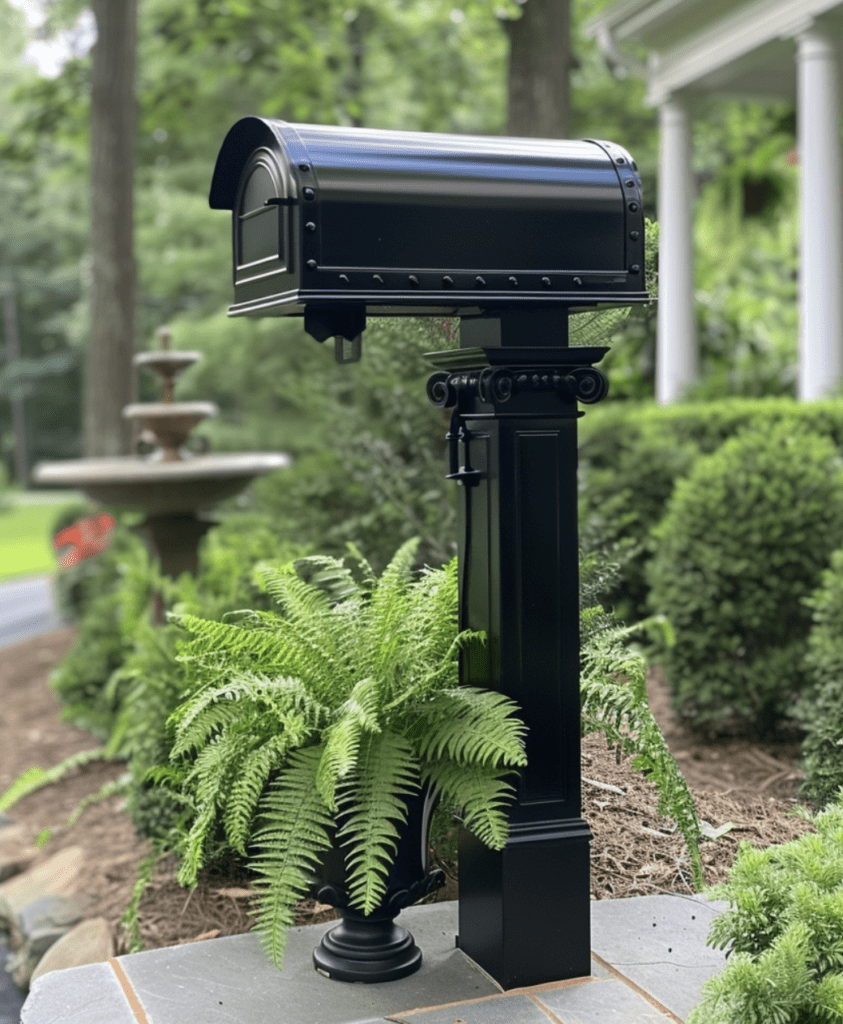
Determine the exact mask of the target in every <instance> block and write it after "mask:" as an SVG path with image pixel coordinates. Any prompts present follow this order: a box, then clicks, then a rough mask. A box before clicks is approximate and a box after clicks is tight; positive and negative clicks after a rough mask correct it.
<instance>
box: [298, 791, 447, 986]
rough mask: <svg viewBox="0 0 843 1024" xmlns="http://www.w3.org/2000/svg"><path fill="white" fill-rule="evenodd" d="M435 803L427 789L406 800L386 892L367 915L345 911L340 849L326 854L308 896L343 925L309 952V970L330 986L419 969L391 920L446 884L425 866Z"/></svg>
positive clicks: (411, 946) (406, 936)
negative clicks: (327, 980) (324, 905)
mask: <svg viewBox="0 0 843 1024" xmlns="http://www.w3.org/2000/svg"><path fill="white" fill-rule="evenodd" d="M438 799H439V797H438V794H436V793H435V792H434V791H433V790H431V789H430V788H428V787H425V788H424V789H422V790H420V791H419V792H418V793H415V794H413V795H412V796H410V797H408V798H407V820H406V822H404V824H403V826H402V828H401V830H400V834H399V835H398V837H397V839H396V843H395V851H394V857H393V859H392V863H391V864H390V867H389V872H388V874H387V878H386V891H385V893H384V895H383V899H382V900H381V902H380V905H379V906H376V907H375V908H374V909H373V910H372V912H371V914H364V913H363V911H362V910H357V909H355V908H354V907H351V906H349V903H350V899H349V894H348V890H347V888H346V875H347V872H346V862H345V861H346V850H345V848H344V847H342V846H337V845H334V846H333V847H332V848H331V849H329V850H327V851H326V853H325V855H324V858H323V860H322V866H321V871H320V877H319V878H318V880H317V879H315V880H314V884H313V887H312V895H313V896H314V897H315V899H316V900H318V901H319V902H320V903H328V904H329V905H330V906H332V907H336V909H337V910H338V911H339V914H340V916H341V918H342V921H341V922H340V923H339V924H338V925H336V926H335V927H333V928H332V929H331V930H330V931H329V932H327V933H326V934H325V935H324V936H323V937H322V941H321V942H320V943H319V945H318V946H317V947H316V949H315V950H314V951H313V966H314V967H315V968H316V970H317V971H319V973H320V974H323V975H325V977H327V978H332V979H334V980H335V981H357V982H360V981H362V982H367V983H369V984H374V983H376V982H381V981H397V980H398V979H399V978H406V977H407V975H408V974H413V973H414V972H415V971H417V970H418V969H419V967H421V962H422V952H421V950H420V949H419V948H418V946H417V945H416V943H415V940H414V939H413V936H412V935H411V934H410V933H409V932H408V931H407V929H406V928H402V927H401V926H400V925H397V924H396V923H395V918H396V917H398V915H399V914H400V913H401V911H402V910H403V909H404V908H405V907H409V906H410V905H411V904H413V903H416V902H417V901H418V900H420V899H421V898H422V897H423V896H426V895H427V894H428V893H429V892H432V891H433V890H434V889H438V888H440V886H442V885H444V883H445V873H444V872H443V871H440V870H439V869H433V870H431V868H430V867H429V865H428V852H427V841H428V834H429V832H430V819H431V816H432V815H433V809H434V807H435V806H436V803H437V801H438Z"/></svg>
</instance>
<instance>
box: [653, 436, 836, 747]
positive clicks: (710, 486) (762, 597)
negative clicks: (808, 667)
mask: <svg viewBox="0 0 843 1024" xmlns="http://www.w3.org/2000/svg"><path fill="white" fill-rule="evenodd" d="M653 537H654V539H655V542H656V547H657V551H656V554H655V556H654V557H653V559H652V561H651V562H650V564H649V566H648V570H649V571H648V578H649V581H650V584H651V587H652V593H651V595H650V596H651V604H652V607H653V609H654V610H656V611H657V612H659V613H661V614H664V615H665V616H667V618H668V619H669V620H670V622H671V623H672V625H673V629H674V631H675V636H676V642H675V644H674V645H673V646H672V647H670V648H663V649H662V652H661V655H662V666H663V668H664V670H665V673H666V675H667V679H668V683H669V685H670V687H671V690H672V692H673V694H674V696H675V699H676V703H677V705H678V706H679V707H680V709H681V710H682V712H683V714H685V715H686V716H687V717H688V718H689V720H690V722H691V724H692V725H693V726H694V727H705V728H706V729H713V728H717V727H718V726H719V725H722V724H724V722H725V721H727V720H732V722H733V723H734V721H735V720H737V722H738V723H739V724H740V725H741V727H742V728H748V729H750V730H752V731H754V732H755V733H756V734H758V735H769V734H770V733H771V732H772V731H773V730H774V728H775V727H776V726H777V725H778V724H779V723H780V720H781V719H782V717H783V716H785V715H787V714H788V712H789V711H790V709H791V706H792V704H793V702H794V698H795V696H796V695H797V694H798V693H799V691H800V690H802V688H803V687H804V685H805V683H806V673H805V667H804V663H803V662H804V655H805V647H806V639H807V634H808V629H809V626H810V616H809V613H808V609H807V608H806V607H805V604H804V601H803V599H804V598H805V597H806V596H807V595H808V594H809V593H810V592H811V591H812V590H813V589H814V588H815V587H816V586H817V583H818V582H819V578H820V573H821V572H822V570H823V569H824V568H825V566H826V564H827V562H828V559H829V556H830V555H831V552H832V551H833V550H834V548H836V547H837V546H838V545H839V544H840V542H841V538H843V471H842V470H841V464H840V459H839V457H838V456H837V454H836V452H835V450H834V446H833V444H832V442H831V441H830V440H829V439H828V438H824V437H820V436H818V435H816V434H811V433H808V432H806V431H805V430H799V429H795V424H794V422H793V421H791V422H787V421H782V422H779V423H767V424H764V425H763V426H758V427H754V428H748V429H747V430H745V431H744V432H743V433H741V434H739V435H738V436H737V437H735V438H733V439H732V440H730V441H727V442H726V444H724V445H723V447H722V448H721V449H720V450H719V451H717V452H715V453H714V454H713V455H709V456H706V457H704V458H701V459H700V460H698V461H697V463H696V464H695V466H694V468H693V470H692V471H691V473H690V475H689V476H688V477H687V478H685V479H684V480H680V481H679V482H678V483H677V486H676V489H675V491H674V494H673V497H672V498H671V500H670V503H669V505H668V511H667V514H666V516H665V518H664V520H663V521H662V522H661V524H660V525H659V526H658V527H657V528H656V529H655V530H654V531H653Z"/></svg>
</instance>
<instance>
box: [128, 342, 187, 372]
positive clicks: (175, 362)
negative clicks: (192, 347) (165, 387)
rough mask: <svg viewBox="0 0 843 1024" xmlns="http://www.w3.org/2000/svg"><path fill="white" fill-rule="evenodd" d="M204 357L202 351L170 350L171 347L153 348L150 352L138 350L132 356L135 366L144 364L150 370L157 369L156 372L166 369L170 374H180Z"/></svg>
mask: <svg viewBox="0 0 843 1024" xmlns="http://www.w3.org/2000/svg"><path fill="white" fill-rule="evenodd" d="M201 358H202V353H201V352H188V351H185V350H180V351H178V352H176V351H170V350H169V349H152V350H151V351H149V352H136V353H135V354H134V355H133V356H132V362H133V363H134V364H135V366H144V367H146V368H147V369H148V370H155V371H156V373H158V372H160V371H162V370H163V371H164V372H165V373H167V374H168V375H171V376H174V377H175V376H178V374H179V373H181V371H182V370H186V369H187V368H188V366H193V364H194V363H198V362H199V360H200V359H201Z"/></svg>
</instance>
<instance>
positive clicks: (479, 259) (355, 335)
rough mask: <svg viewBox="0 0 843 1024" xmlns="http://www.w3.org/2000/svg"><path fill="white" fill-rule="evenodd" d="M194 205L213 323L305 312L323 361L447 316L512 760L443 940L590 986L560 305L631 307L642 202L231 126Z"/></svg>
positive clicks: (589, 380)
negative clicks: (372, 319) (514, 710)
mask: <svg viewBox="0 0 843 1024" xmlns="http://www.w3.org/2000/svg"><path fill="white" fill-rule="evenodd" d="M210 202H211V206H212V207H214V208H216V209H227V210H231V211H232V214H233V216H232V223H233V252H234V292H235V303H234V305H233V306H232V307H231V309H230V311H229V312H230V314H231V315H232V316H285V315H290V314H292V315H299V316H303V317H304V326H305V329H306V330H307V332H308V333H310V334H311V335H313V336H314V337H315V338H317V340H319V341H323V340H325V339H326V338H328V337H331V336H333V337H335V338H337V353H338V358H341V359H343V360H345V359H349V358H356V357H357V356H359V350H360V349H359V345H360V343H359V338H360V335H361V333H362V331H363V329H364V328H365V324H366V318H367V316H375V315H389V316H395V315H407V316H424V315H436V316H443V315H444V316H459V317H460V318H461V328H460V348H459V349H456V350H453V351H448V352H440V353H434V354H432V355H431V356H430V357H429V358H430V360H431V362H432V364H433V366H434V367H435V368H436V372H435V373H434V374H433V375H432V377H431V379H430V382H429V384H428V395H429V397H430V399H431V401H433V402H434V403H435V404H436V405H438V406H441V407H444V408H449V409H451V410H452V416H451V429H450V432H449V435H448V436H449V439H450V450H451V457H450V468H449V473H448V476H449V477H450V478H451V479H453V480H455V481H456V482H457V483H458V484H460V485H461V488H462V500H461V510H460V518H461V525H460V533H461V536H460V545H459V556H460V565H461V582H460V602H461V612H460V617H461V625H462V627H464V628H465V627H468V628H471V629H482V630H485V631H486V633H487V635H488V638H489V642H488V645H487V648H486V650H485V652H484V653H483V655H482V656H481V657H477V656H475V657H473V658H468V657H466V658H465V659H464V660H463V664H462V666H461V678H462V681H463V682H465V683H470V684H473V685H479V686H488V687H492V688H494V689H497V690H500V691H501V692H504V693H506V694H507V695H509V696H510V697H512V698H513V699H514V700H516V701H517V702H518V703H519V704H520V706H521V708H522V710H523V714H524V719H525V721H526V724H527V725H528V727H529V734H528V738H527V755H528V760H529V764H528V767H527V768H526V769H525V770H524V772H523V773H522V777H521V783H520V791H519V795H518V799H517V801H516V804H515V806H514V807H513V809H512V813H511V817H510V821H511V835H510V839H509V842H508V844H507V847H506V849H505V850H503V851H502V852H499V853H496V852H493V851H490V850H488V849H487V848H486V847H485V846H483V845H482V844H481V843H479V842H478V841H477V840H475V839H474V838H473V837H472V836H471V835H470V834H468V833H464V834H463V835H462V837H461V842H460V908H459V945H460V947H461V948H462V949H463V950H464V951H465V952H466V953H467V954H468V955H469V956H471V957H472V958H473V959H474V960H475V961H476V962H477V963H479V964H480V965H481V966H482V967H483V968H484V969H485V970H486V971H488V972H489V973H490V974H491V975H492V976H493V977H494V978H495V979H496V980H497V981H498V982H499V983H500V984H501V985H502V986H503V987H504V988H514V987H518V986H524V985H535V984H541V983H543V982H549V981H558V980H561V979H564V978H572V977H579V976H583V975H587V974H588V973H589V972H590V927H589V900H590V896H589V841H590V832H589V828H588V825H587V823H586V822H585V821H584V820H583V819H582V816H581V814H582V808H581V799H580V716H579V706H580V697H579V584H578V544H577V479H576V473H577V442H576V421H577V417H578V416H579V415H580V413H579V412H578V407H577V402H578V401H580V402H584V403H592V402H596V401H599V400H600V399H601V398H603V397H604V396H605V394H606V392H607V389H608V384H607V381H606V379H605V377H604V376H603V375H602V374H601V373H600V371H599V370H596V369H594V364H595V363H597V362H599V360H600V359H601V358H602V357H603V355H604V354H605V352H606V351H607V349H605V348H569V347H568V315H569V312H570V311H571V310H577V309H583V308H588V307H593V306H596V305H605V304H612V305H628V304H632V303H639V302H645V301H647V298H648V296H647V294H646V291H645V289H644V219H643V212H642V208H641V183H640V179H639V177H638V174H637V173H636V167H635V163H634V162H633V160H632V158H631V157H630V155H629V154H628V153H627V152H626V151H625V150H623V149H622V148H620V147H619V146H615V145H613V144H611V143H607V142H595V141H584V142H574V141H555V140H536V139H507V138H497V137H493V138H483V137H474V136H459V135H435V134H426V133H418V132H389V131H376V130H369V129H354V128H334V127H322V126H316V125H291V124H287V123H285V122H283V121H276V120H269V119H263V118H257V117H249V118H245V119H243V120H241V121H239V122H237V124H235V125H234V126H233V128H232V129H231V130H230V131H229V133H228V136H227V137H226V139H225V141H224V143H223V145H222V149H221V151H220V154H219V157H218V159H217V164H216V168H215V170H214V177H213V183H212V187H211V197H210Z"/></svg>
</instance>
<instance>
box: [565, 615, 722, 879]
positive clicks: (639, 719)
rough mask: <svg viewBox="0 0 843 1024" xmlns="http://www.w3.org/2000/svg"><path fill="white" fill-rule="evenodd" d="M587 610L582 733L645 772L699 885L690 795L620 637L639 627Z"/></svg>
mask: <svg viewBox="0 0 843 1024" xmlns="http://www.w3.org/2000/svg"><path fill="white" fill-rule="evenodd" d="M588 611H593V613H594V615H593V622H594V626H593V628H591V629H589V628H588V627H589V625H590V623H589V622H588V615H587V613H586V612H584V613H583V618H584V619H586V624H587V628H586V630H584V633H585V634H586V640H585V642H584V643H583V647H582V655H581V660H582V671H581V678H580V695H581V702H582V703H581V714H582V730H583V735H588V733H591V732H596V731H598V730H599V731H601V732H603V733H604V734H605V736H606V739H607V740H608V741H609V742H610V743H617V744H618V745H619V746H620V748H621V750H622V751H623V752H624V753H625V754H633V755H634V758H633V762H632V766H633V768H635V769H637V770H639V771H646V772H648V773H649V775H650V778H651V780H652V782H653V783H654V784H655V786H656V789H657V791H658V794H659V803H658V809H659V813H660V814H664V815H668V816H670V817H672V818H673V819H674V820H675V821H676V824H677V826H678V828H679V831H680V832H681V833H682V837H683V838H684V840H685V845H686V846H687V849H688V855H689V857H690V860H691V871H692V875H693V882H694V887H695V888H696V889H698V890H699V889H701V888H702V887H703V885H704V884H705V882H704V879H703V872H702V859H701V857H700V845H699V840H700V834H701V827H700V822H699V818H698V817H697V810H696V807H695V805H694V798H693V796H692V795H691V791H690V790H689V789H688V784H687V782H686V781H685V777H684V776H683V774H682V772H681V771H680V769H679V766H678V764H677V763H676V760H675V758H674V757H673V755H672V754H671V753H670V750H669V749H668V746H667V743H666V742H665V738H664V736H663V735H662V731H661V729H660V728H659V726H658V723H657V722H656V720H655V718H654V717H653V713H652V711H650V705H649V703H648V702H647V684H646V662H645V661H644V658H643V657H642V656H641V655H640V654H638V653H637V652H635V651H633V650H631V649H630V648H629V647H628V646H627V645H626V643H625V641H626V640H627V639H628V638H629V637H630V635H632V634H633V633H635V632H636V631H638V630H640V629H641V627H642V625H643V624H639V625H637V626H621V625H618V624H617V623H614V622H613V621H612V620H611V619H608V620H607V619H606V618H605V615H606V613H604V612H603V611H602V609H599V608H596V609H593V610H592V609H589V610H588Z"/></svg>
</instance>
